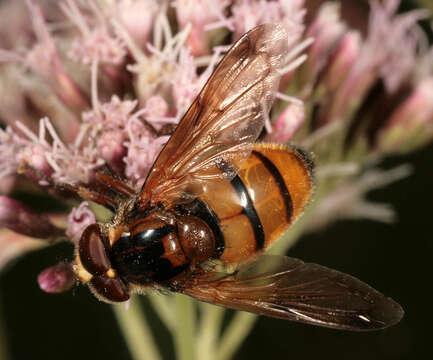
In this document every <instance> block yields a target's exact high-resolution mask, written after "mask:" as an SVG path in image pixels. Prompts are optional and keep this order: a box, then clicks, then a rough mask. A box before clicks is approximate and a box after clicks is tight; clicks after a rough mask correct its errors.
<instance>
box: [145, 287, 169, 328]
mask: <svg viewBox="0 0 433 360" xmlns="http://www.w3.org/2000/svg"><path fill="white" fill-rule="evenodd" d="M147 298H148V299H149V301H150V304H151V305H152V307H153V310H154V311H155V312H156V314H157V315H158V316H159V317H160V319H161V320H162V322H163V323H164V324H165V326H166V327H167V329H168V330H170V331H171V332H174V331H175V329H176V315H175V311H174V310H175V309H174V308H173V302H174V300H173V296H172V295H162V294H159V293H157V292H152V293H149V294H147Z"/></svg>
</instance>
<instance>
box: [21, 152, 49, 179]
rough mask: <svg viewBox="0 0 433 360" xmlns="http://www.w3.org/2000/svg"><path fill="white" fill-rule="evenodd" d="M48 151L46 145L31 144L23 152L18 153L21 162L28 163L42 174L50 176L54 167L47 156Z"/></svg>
mask: <svg viewBox="0 0 433 360" xmlns="http://www.w3.org/2000/svg"><path fill="white" fill-rule="evenodd" d="M46 153H47V148H46V147H44V146H42V145H40V144H31V145H29V146H26V147H25V148H24V149H23V150H22V152H21V153H20V154H19V155H18V158H19V160H20V162H21V163H25V164H28V165H29V166H30V167H31V168H33V169H35V170H37V171H38V172H39V173H40V174H43V175H45V176H46V177H49V176H51V174H52V173H53V169H52V167H51V165H50V164H49V163H48V161H47V158H46V156H45V154H46Z"/></svg>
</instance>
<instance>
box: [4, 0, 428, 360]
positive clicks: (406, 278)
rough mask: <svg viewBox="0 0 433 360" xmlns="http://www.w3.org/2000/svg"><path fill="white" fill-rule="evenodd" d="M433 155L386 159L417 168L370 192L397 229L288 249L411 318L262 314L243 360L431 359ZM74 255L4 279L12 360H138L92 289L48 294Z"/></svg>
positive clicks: (342, 225)
mask: <svg viewBox="0 0 433 360" xmlns="http://www.w3.org/2000/svg"><path fill="white" fill-rule="evenodd" d="M407 3H408V4H409V6H410V2H407ZM432 159H433V146H430V147H429V148H426V149H423V150H421V151H419V152H417V153H415V154H412V155H411V156H405V157H396V158H392V159H388V160H387V161H385V162H384V164H383V167H384V168H391V167H393V166H395V165H398V164H401V163H407V162H409V163H412V164H413V166H414V168H415V172H414V174H413V175H412V176H411V177H409V178H407V179H404V180H402V181H400V182H398V183H395V184H393V185H391V186H389V187H387V188H385V189H380V190H376V191H374V192H373V193H371V194H370V198H371V199H374V200H376V201H380V202H389V203H392V205H393V206H394V207H395V209H396V211H397V213H398V216H399V221H398V222H397V223H395V224H393V225H386V224H379V223H375V222H371V221H344V222H338V223H336V224H334V225H333V226H331V227H329V228H328V229H326V230H325V231H323V232H321V233H317V234H314V235H309V236H305V237H303V238H302V239H301V240H300V241H299V242H298V243H297V245H296V246H294V247H293V248H292V249H291V250H290V252H289V253H288V254H289V255H290V256H293V257H299V258H301V259H303V260H305V261H308V262H316V263H319V264H322V265H325V266H329V267H332V268H336V269H338V270H340V271H343V272H346V273H349V274H352V275H354V276H356V277H358V278H360V279H362V280H363V281H365V282H367V283H369V284H371V285H372V286H373V287H375V288H377V289H379V290H380V291H381V292H383V293H385V294H386V295H388V296H391V297H392V298H393V299H395V300H396V301H397V302H399V303H400V304H401V305H402V306H403V308H404V309H405V311H406V314H405V317H404V318H403V320H402V322H401V323H399V324H398V325H396V326H394V327H392V328H390V329H387V330H385V331H380V332H374V333H350V332H344V331H336V330H329V329H323V328H318V327H313V326H308V325H303V324H297V323H292V322H286V321H283V320H275V319H269V318H264V317H262V318H260V319H259V321H258V322H257V325H256V327H255V329H254V331H253V332H251V333H250V335H249V337H248V338H247V339H246V341H245V342H244V343H243V345H242V347H241V349H240V351H239V352H238V353H237V355H236V357H235V359H238V360H241V359H262V358H267V359H286V358H287V359H289V358H290V359H299V358H303V359H313V358H314V359H315V358H320V359H347V358H350V359H352V360H357V359H362V360H365V359H371V360H374V359H417V358H426V357H429V356H431V353H432V351H431V345H430V343H429V341H431V336H430V333H431V322H432V320H433V314H432V311H431V305H432V300H431V286H432V277H431V275H432V273H433V272H432V270H431V267H430V266H431V265H432V263H433V256H432V254H433V241H432V235H431V230H430V229H431V224H432V219H431V218H432V216H431V214H432V207H433V187H432V185H433V181H432V179H433V171H432V168H431V167H432ZM71 253H72V249H71V247H69V246H67V245H60V246H56V247H52V248H49V249H46V250H43V251H39V252H36V253H32V254H29V255H27V256H26V257H25V258H23V259H21V260H20V261H18V262H17V263H16V264H14V266H10V267H9V268H8V269H7V270H6V271H5V272H4V273H3V274H2V275H1V277H0V319H1V323H2V324H3V326H4V327H5V328H4V329H3V331H4V333H5V335H4V336H5V337H6V339H7V348H8V353H9V358H10V359H14V360H20V359H46V360H51V359H58V358H61V359H65V360H68V359H71V360H72V359H74V360H76V359H82V360H87V359H95V358H97V359H102V358H104V359H116V360H123V359H125V360H129V359H131V358H130V356H129V353H128V349H127V347H126V345H125V343H124V341H123V339H122V336H121V334H120V332H119V330H118V328H117V325H116V322H115V321H114V318H113V314H112V312H111V309H110V307H109V306H108V305H106V304H103V303H100V302H98V301H97V300H96V299H95V298H94V297H93V296H92V295H91V294H90V293H89V291H88V290H87V289H86V288H85V287H78V288H76V289H75V290H74V291H72V292H68V293H66V294H61V295H48V294H45V293H43V292H42V291H40V290H39V288H38V285H37V282H36V276H37V274H38V273H39V272H40V271H41V270H43V269H44V268H45V267H47V266H50V265H52V264H54V263H56V262H57V261H59V260H63V259H65V258H68V257H70V256H71ZM142 301H143V302H144V303H145V302H146V299H145V297H143V299H142ZM148 316H149V317H150V321H151V326H152V327H153V328H154V330H155V334H156V339H157V341H158V343H160V344H164V347H163V348H164V357H165V358H167V359H170V358H173V349H172V347H171V343H170V337H169V334H168V333H167V332H166V331H165V330H164V329H163V328H162V327H161V324H160V323H159V321H158V320H157V319H156V318H155V317H153V316H152V313H148ZM0 346H1V344H0ZM0 360H3V359H0Z"/></svg>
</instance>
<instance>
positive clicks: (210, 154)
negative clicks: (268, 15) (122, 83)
mask: <svg viewBox="0 0 433 360" xmlns="http://www.w3.org/2000/svg"><path fill="white" fill-rule="evenodd" d="M287 50H288V44H287V34H286V32H285V30H284V29H283V28H282V27H281V26H280V25H278V24H265V25H261V26H258V27H256V28H254V29H253V30H251V31H250V32H248V33H247V34H245V35H244V36H243V37H242V38H241V39H240V40H239V41H238V42H237V43H236V44H235V45H234V46H233V47H232V48H231V49H230V51H229V52H228V53H227V55H226V56H225V57H224V59H223V60H222V61H221V62H220V64H219V65H218V66H217V68H216V70H215V71H214V73H213V74H212V75H211V77H210V79H209V80H208V82H207V83H206V85H205V86H204V88H203V89H202V91H201V92H200V94H199V95H198V97H197V98H196V99H195V101H194V102H193V104H192V105H191V107H190V108H189V110H188V111H187V113H186V114H185V115H184V117H183V118H182V120H181V121H180V123H179V125H178V127H177V129H176V131H175V132H174V134H173V135H172V136H171V138H170V139H169V141H168V143H167V144H166V145H165V147H164V149H163V150H162V152H161V153H160V155H159V157H158V158H157V160H156V161H155V163H154V165H153V167H152V169H151V171H150V173H149V176H148V178H147V180H146V182H145V184H144V187H143V190H142V193H141V200H142V202H146V200H147V199H149V198H152V199H153V200H154V201H158V199H162V198H163V197H164V199H167V198H168V197H169V195H170V194H169V193H170V192H172V193H173V192H176V191H177V192H179V189H182V188H184V186H185V185H187V184H188V183H191V182H194V181H198V182H200V181H202V180H205V181H208V180H209V179H212V178H215V177H217V178H218V177H219V178H220V177H221V176H222V175H221V172H220V171H218V170H217V169H216V167H215V164H217V163H218V161H220V160H221V159H225V160H228V159H230V157H233V156H236V158H237V159H240V158H247V157H248V155H249V154H250V152H251V144H252V143H253V142H254V141H255V140H256V139H257V137H258V136H259V134H260V132H261V130H262V128H263V125H264V121H265V120H264V119H265V116H266V115H265V113H267V112H268V111H269V109H270V107H271V104H272V102H273V100H274V96H275V92H276V91H277V87H278V84H279V78H280V74H279V73H278V69H280V68H281V67H282V66H283V65H284V61H285V58H286V55H287ZM223 175H224V176H226V177H227V176H228V177H229V176H230V174H223Z"/></svg>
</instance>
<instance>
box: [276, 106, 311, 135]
mask: <svg viewBox="0 0 433 360" xmlns="http://www.w3.org/2000/svg"><path fill="white" fill-rule="evenodd" d="M304 120H305V110H304V105H303V104H302V103H301V104H297V103H293V104H290V105H289V106H287V107H286V109H285V110H284V111H283V112H282V113H281V114H280V116H278V118H277V120H276V121H275V122H274V124H273V126H272V133H270V134H269V135H268V139H269V140H270V141H276V142H279V143H286V142H288V141H289V140H290V139H292V137H293V136H294V135H295V133H296V131H298V129H299V128H300V127H301V126H302V124H303V123H304Z"/></svg>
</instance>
